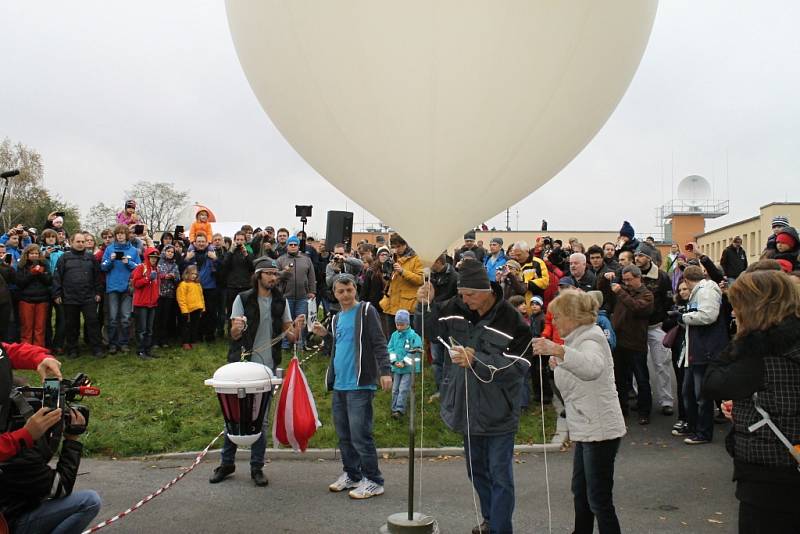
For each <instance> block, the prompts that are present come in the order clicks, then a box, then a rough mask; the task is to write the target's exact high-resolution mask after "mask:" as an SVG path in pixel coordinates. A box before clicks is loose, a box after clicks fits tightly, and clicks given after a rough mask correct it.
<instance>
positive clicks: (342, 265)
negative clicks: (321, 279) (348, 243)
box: [325, 243, 364, 290]
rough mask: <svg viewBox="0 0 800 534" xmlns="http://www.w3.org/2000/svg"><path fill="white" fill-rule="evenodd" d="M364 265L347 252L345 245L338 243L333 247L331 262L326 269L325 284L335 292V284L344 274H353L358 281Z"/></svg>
mask: <svg viewBox="0 0 800 534" xmlns="http://www.w3.org/2000/svg"><path fill="white" fill-rule="evenodd" d="M363 268H364V264H363V263H362V262H361V260H359V259H358V258H355V257H353V255H352V253H351V252H347V251H346V250H345V248H344V244H343V243H336V245H334V247H333V255H332V256H331V261H330V262H329V263H328V265H327V267H325V283H326V284H327V285H328V289H331V290H333V282H334V280H335V279H336V277H337V276H339V275H340V274H342V273H345V274H351V275H353V277H354V278H356V279H357V277H358V275H359V274H360V273H361V270H362V269H363Z"/></svg>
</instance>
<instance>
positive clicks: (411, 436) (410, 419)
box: [408, 354, 417, 521]
mask: <svg viewBox="0 0 800 534" xmlns="http://www.w3.org/2000/svg"><path fill="white" fill-rule="evenodd" d="M415 356H416V354H415ZM415 374H417V364H416V362H414V363H412V367H411V388H410V391H409V396H410V397H411V402H410V403H409V408H410V410H409V414H410V415H409V417H408V520H409V521H413V520H414V441H415V438H416V428H415V426H414V425H415V421H414V416H415V415H416V411H417V409H416V405H415V404H416V403H415V400H416V393H415V392H414V385H415V382H416V377H415V376H414V375H415Z"/></svg>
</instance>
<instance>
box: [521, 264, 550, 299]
mask: <svg viewBox="0 0 800 534" xmlns="http://www.w3.org/2000/svg"><path fill="white" fill-rule="evenodd" d="M522 283H523V284H525V289H526V291H525V302H526V303H528V304H530V303H531V299H532V298H533V297H534V296H535V295H539V296H542V295H544V290H545V289H547V286H548V285H550V272H549V271H548V270H547V264H546V263H545V262H544V261H543V260H542V259H540V258H538V257H536V256H533V255H531V258H530V259H529V260H528V261H527V263H525V265H523V266H522Z"/></svg>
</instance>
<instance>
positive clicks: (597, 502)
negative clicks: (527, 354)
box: [533, 291, 625, 534]
mask: <svg viewBox="0 0 800 534" xmlns="http://www.w3.org/2000/svg"><path fill="white" fill-rule="evenodd" d="M597 308H598V306H597V301H595V299H593V298H592V297H591V296H589V295H588V294H586V293H584V292H582V291H569V292H566V293H562V294H561V295H559V296H558V297H557V298H556V299H555V300H553V302H551V303H550V307H549V308H548V310H549V311H550V312H552V314H553V321H554V322H555V325H556V328H558V333H559V335H561V337H562V338H563V339H564V345H558V344H556V343H553V342H552V341H549V340H547V339H544V338H538V339H536V340H534V345H533V351H534V353H535V354H548V355H550V356H551V357H550V366H551V367H552V368H553V369H554V370H555V382H556V385H557V386H558V389H559V390H560V391H561V395H562V396H563V398H564V405H565V407H566V411H567V427H568V428H569V435H570V438H571V439H572V441H573V442H574V443H575V459H574V463H573V469H572V494H573V496H574V502H575V530H574V532H575V534H583V533H587V534H589V533H591V532H593V530H594V522H595V520H597V527H598V530H599V532H600V534H611V533H619V532H620V526H619V520H618V519H617V513H616V511H615V509H614V499H613V495H612V490H613V487H614V459H615V458H616V455H617V451H618V450H619V444H620V440H621V438H622V436H624V435H625V421H624V419H623V418H622V410H621V409H620V405H619V400H618V398H617V388H616V385H615V383H614V360H613V359H612V356H611V349H610V347H609V346H608V340H607V339H606V336H605V335H604V334H603V331H602V330H601V329H600V327H598V326H597V325H596V324H595V322H596V321H597Z"/></svg>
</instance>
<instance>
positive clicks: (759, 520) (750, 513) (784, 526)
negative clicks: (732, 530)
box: [739, 501, 800, 534]
mask: <svg viewBox="0 0 800 534" xmlns="http://www.w3.org/2000/svg"><path fill="white" fill-rule="evenodd" d="M798 532H800V511H799V510H798V509H797V507H794V508H791V507H788V508H785V509H775V508H765V507H760V506H755V505H753V504H750V503H746V502H742V501H740V502H739V534H797V533H798Z"/></svg>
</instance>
